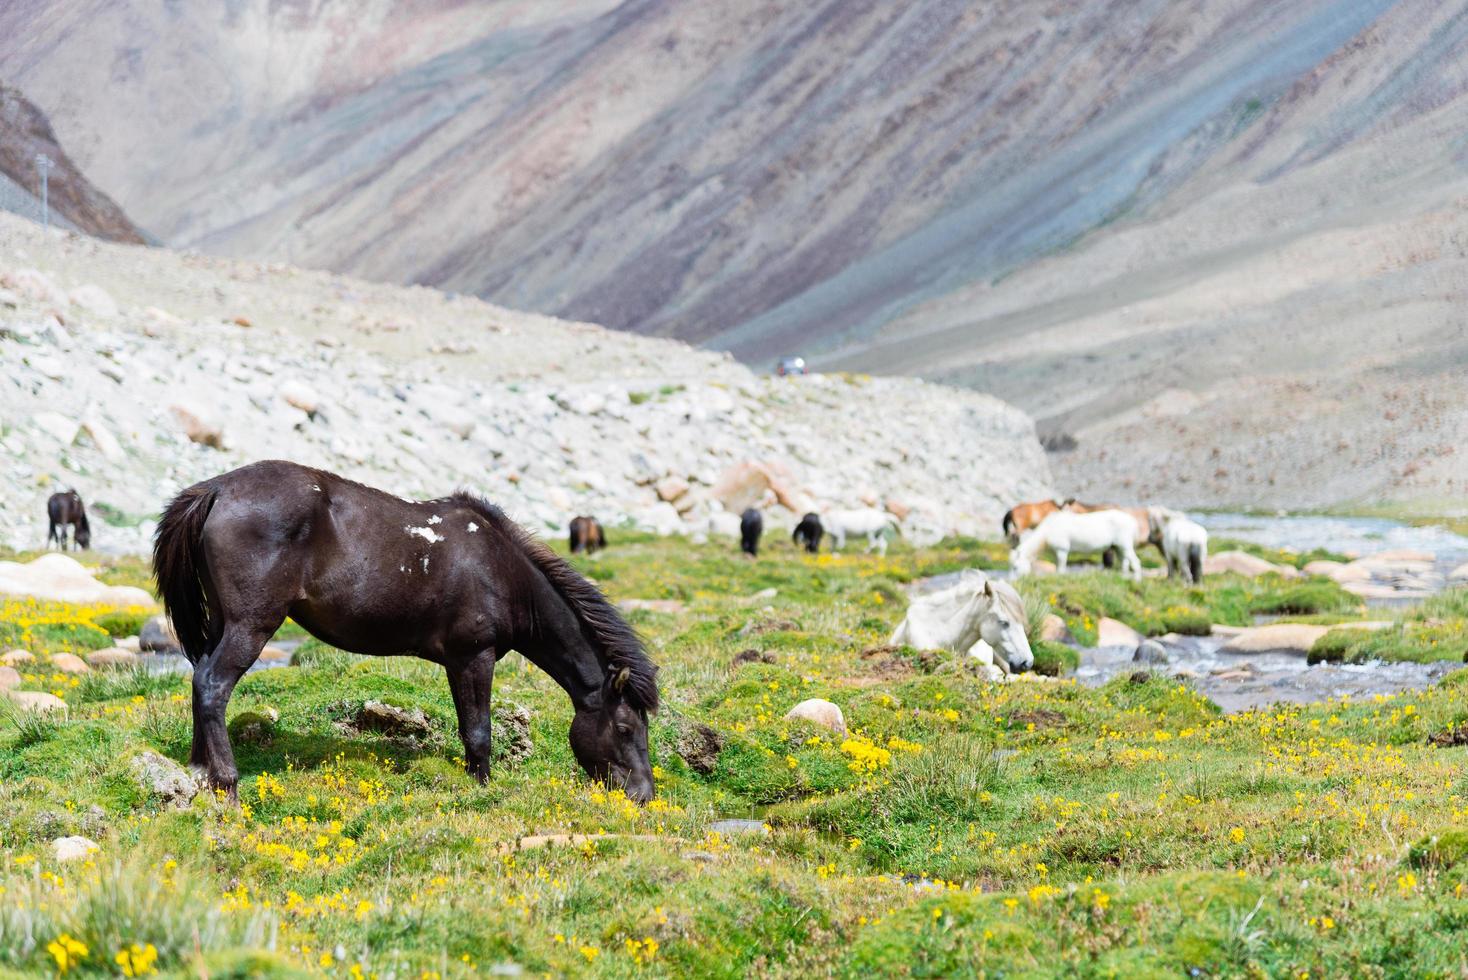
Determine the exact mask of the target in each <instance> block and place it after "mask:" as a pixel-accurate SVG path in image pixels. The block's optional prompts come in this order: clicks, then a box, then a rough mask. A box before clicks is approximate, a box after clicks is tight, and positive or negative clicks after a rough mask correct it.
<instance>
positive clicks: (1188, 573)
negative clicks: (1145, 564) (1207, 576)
mask: <svg viewBox="0 0 1468 980" xmlns="http://www.w3.org/2000/svg"><path fill="white" fill-rule="evenodd" d="M1147 519H1148V520H1149V521H1151V522H1152V535H1151V541H1152V543H1153V544H1155V545H1156V546H1157V547H1159V548H1161V549H1162V557H1163V558H1166V559H1167V577H1168V578H1173V577H1174V576H1177V575H1181V576H1182V578H1183V580H1184V581H1187V582H1191V583H1193V584H1194V585H1197V584H1198V583H1199V582H1201V581H1203V559H1204V558H1207V557H1208V530H1207V529H1206V528H1204V527H1203V525H1201V524H1199V523H1198V522H1197V521H1194V520H1190V519H1189V518H1188V515H1186V514H1183V513H1180V512H1178V511H1175V510H1168V509H1167V508H1166V507H1148V508H1147Z"/></svg>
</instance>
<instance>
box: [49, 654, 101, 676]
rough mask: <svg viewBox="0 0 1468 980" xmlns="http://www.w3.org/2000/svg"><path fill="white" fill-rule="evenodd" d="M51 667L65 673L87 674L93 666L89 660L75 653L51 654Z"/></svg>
mask: <svg viewBox="0 0 1468 980" xmlns="http://www.w3.org/2000/svg"><path fill="white" fill-rule="evenodd" d="M51 669H52V670H59V671H61V673H63V674H85V673H87V672H88V671H89V670H90V669H91V668H89V667H88V666H87V662H86V661H85V660H83V659H82V658H81V657H78V656H77V655H76V654H74V653H53V654H51Z"/></svg>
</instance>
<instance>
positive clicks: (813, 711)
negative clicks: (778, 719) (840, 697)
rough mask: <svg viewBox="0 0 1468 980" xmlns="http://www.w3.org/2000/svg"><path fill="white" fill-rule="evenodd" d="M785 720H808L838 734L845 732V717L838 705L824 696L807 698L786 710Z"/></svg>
mask: <svg viewBox="0 0 1468 980" xmlns="http://www.w3.org/2000/svg"><path fill="white" fill-rule="evenodd" d="M785 720H786V721H808V722H811V723H812V724H816V725H820V726H821V727H823V728H829V729H830V730H831V731H833V732H836V733H838V734H841V735H845V734H846V717H845V716H844V715H843V714H841V709H840V708H839V707H837V706H836V705H835V704H832V703H831V702H830V701H827V700H826V699H825V698H807V699H806V700H804V701H802V702H800V703H799V704H797V705H796V706H795V707H793V708H791V709H790V710H789V711H787V712H786V713H785Z"/></svg>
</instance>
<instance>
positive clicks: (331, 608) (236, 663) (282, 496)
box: [46, 460, 1208, 802]
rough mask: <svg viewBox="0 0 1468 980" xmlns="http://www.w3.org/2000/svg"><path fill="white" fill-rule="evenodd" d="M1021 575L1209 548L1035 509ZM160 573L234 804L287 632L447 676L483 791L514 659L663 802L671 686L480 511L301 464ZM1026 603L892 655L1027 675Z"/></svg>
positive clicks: (236, 494)
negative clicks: (252, 674)
mask: <svg viewBox="0 0 1468 980" xmlns="http://www.w3.org/2000/svg"><path fill="white" fill-rule="evenodd" d="M46 510H47V516H48V518H49V520H50V526H49V529H48V532H47V542H48V544H49V543H52V542H54V543H55V544H57V546H59V547H60V548H62V549H66V548H67V546H68V529H70V540H71V543H72V544H73V545H74V546H75V547H78V548H86V547H89V546H90V544H91V529H90V526H89V524H88V523H87V516H86V509H85V507H84V506H83V503H82V500H81V497H80V496H78V495H77V493H76V491H74V490H67V491H64V492H62V493H57V494H54V495H52V497H51V498H50V500H48V501H47V507H46ZM739 524H740V549H741V551H742V552H743V553H744V554H746V555H748V556H749V557H751V558H755V557H757V556H758V554H759V543H760V538H761V536H762V534H763V532H764V517H763V515H762V514H761V513H760V511H759V510H758V509H756V508H753V507H751V508H749V509H747V510H745V511H744V513H743V514H742V515H741V518H740V522H739ZM1002 527H1003V530H1004V533H1005V535H1006V537H1007V538H1008V539H1009V541H1010V544H1011V545H1012V547H1013V552H1012V554H1011V564H1012V566H1013V569H1014V571H1015V572H1016V573H1018V574H1021V575H1022V574H1025V573H1026V572H1028V571H1029V570H1030V569H1031V567H1032V566H1033V563H1034V561H1035V560H1036V558H1037V557H1038V555H1039V553H1040V552H1041V550H1043V549H1044V548H1047V547H1048V548H1050V549H1051V550H1052V551H1054V553H1055V556H1056V559H1057V563H1058V565H1059V569H1060V570H1061V571H1064V570H1065V566H1066V562H1067V559H1068V558H1069V556H1070V554H1071V553H1072V552H1076V551H1101V552H1103V553H1104V554H1106V555H1107V556H1108V560H1107V564H1108V565H1111V564H1113V563H1114V560H1113V556H1116V557H1119V559H1120V562H1121V568H1122V571H1123V572H1125V573H1129V574H1132V575H1138V574H1140V563H1139V562H1138V560H1137V554H1136V548H1137V546H1138V545H1141V544H1145V543H1151V544H1154V545H1156V546H1157V547H1158V548H1160V549H1161V550H1162V552H1163V554H1164V556H1165V557H1166V559H1167V566H1168V573H1169V575H1181V576H1183V577H1184V578H1187V579H1190V580H1191V581H1195V582H1196V581H1198V580H1200V579H1201V578H1202V562H1203V557H1204V555H1206V553H1207V547H1208V536H1207V532H1206V531H1204V530H1203V528H1202V527H1200V526H1199V525H1197V524H1196V523H1194V522H1193V521H1191V520H1189V519H1188V518H1187V517H1186V516H1184V515H1183V514H1180V513H1178V512H1177V511H1173V510H1168V509H1166V508H1163V507H1151V508H1146V509H1142V508H1121V507H1110V506H1087V505H1084V504H1079V503H1077V502H1076V501H1074V500H1065V501H1056V500H1048V501H1038V502H1034V503H1025V504H1020V505H1017V506H1016V507H1014V508H1013V509H1011V510H1010V511H1009V513H1007V514H1005V515H1004V521H1003V525H1002ZM900 532H901V528H900V525H899V523H898V521H897V518H896V517H894V516H893V515H892V514H890V513H887V512H886V511H882V510H877V509H875V508H871V507H868V508H861V509H854V510H832V511H828V512H826V513H824V514H818V513H815V512H811V513H807V514H805V515H804V516H803V517H802V518H801V519H800V521H799V523H797V524H796V526H795V529H794V532H793V534H792V535H791V540H792V541H794V542H795V543H796V544H797V545H798V546H800V547H802V548H804V549H805V550H806V551H807V552H809V553H812V554H814V553H816V552H817V551H818V550H819V548H820V544H821V540H822V539H823V538H824V537H826V536H827V535H829V536H830V538H831V546H832V549H833V550H840V549H841V548H843V547H844V546H845V543H846V539H847V538H848V537H857V536H864V537H866V539H867V551H868V552H871V551H879V552H883V553H885V551H886V548H887V539H888V537H889V536H890V535H892V534H898V533H900ZM606 544H607V539H606V533H605V531H604V530H603V528H602V526H601V524H600V522H599V521H597V520H596V519H595V518H594V517H589V516H585V515H581V516H578V517H576V518H575V519H574V520H572V521H571V524H570V550H571V551H572V552H573V553H577V554H581V553H586V554H590V553H594V552H596V551H598V550H600V549H602V548H605V547H606ZM153 570H154V574H155V576H156V578H157V581H158V589H159V593H160V595H161V596H162V598H163V605H164V608H165V610H166V612H167V614H168V616H169V617H170V618H171V620H172V622H173V626H174V630H175V632H176V633H177V634H178V638H179V643H180V644H181V645H182V647H183V650H184V653H185V655H186V656H187V657H188V660H189V662H190V663H191V664H193V667H194V671H193V676H192V680H191V683H192V687H193V698H192V712H193V740H192V748H191V750H190V762H191V764H192V765H193V766H194V767H195V768H196V769H198V770H200V771H201V772H202V773H203V774H204V776H205V778H206V779H207V780H208V782H209V783H210V784H211V785H212V786H214V787H216V788H218V789H221V790H223V791H225V792H226V793H227V794H228V795H229V796H230V797H231V798H234V797H235V796H236V787H237V785H238V782H239V772H238V769H237V768H236V766H235V760H234V752H233V749H232V747H231V745H230V738H229V732H228V729H227V728H226V726H225V709H226V706H227V705H228V703H229V699H230V695H231V694H232V693H233V691H234V688H235V685H236V684H237V683H238V682H239V680H240V678H241V677H243V676H244V674H245V672H246V671H247V670H249V668H250V667H251V666H252V665H253V664H254V663H255V661H256V659H257V658H258V657H259V656H260V653H261V650H262V649H263V648H264V646H265V644H266V642H267V641H268V640H269V639H270V638H271V637H272V636H274V635H275V633H276V631H277V630H279V629H280V627H281V624H282V623H284V622H285V620H286V619H287V617H289V618H290V619H291V620H293V621H294V622H296V623H297V624H299V625H300V626H301V627H302V628H303V629H305V630H306V631H307V632H308V633H310V634H311V635H313V636H315V637H317V638H319V639H320V640H322V641H324V642H326V643H329V644H331V645H333V646H336V647H339V648H341V649H343V650H347V651H350V652H352V653H358V654H370V655H375V656H416V657H419V658H421V659H424V660H428V661H431V662H433V663H436V664H439V665H440V666H442V667H443V669H444V672H445V674H446V675H447V678H448V682H449V689H450V691H451V692H452V694H453V699H454V707H455V710H456V712H457V714H458V726H459V736H460V739H461V741H462V742H463V745H464V759H465V764H466V767H467V768H468V770H469V772H470V773H472V774H473V775H474V776H475V777H476V778H478V779H479V780H481V781H483V780H484V779H486V778H487V777H488V774H489V760H490V713H489V707H490V693H491V689H492V687H493V684H494V670H495V664H496V663H497V662H498V661H499V660H500V658H502V657H503V656H504V655H505V654H506V653H508V652H509V651H511V650H515V651H517V652H519V653H520V654H521V655H522V656H524V657H525V658H526V659H528V660H529V661H531V662H532V663H534V664H535V665H536V666H538V667H539V668H540V669H541V670H543V671H545V673H546V674H548V675H549V676H550V677H551V678H552V679H554V680H555V682H556V683H557V684H558V685H560V687H561V688H562V689H563V690H564V691H565V692H566V696H567V698H568V699H569V700H570V702H571V705H572V708H573V716H572V721H571V725H570V730H569V739H570V743H571V748H572V751H573V753H574V755H575V757H576V760H577V761H578V762H579V763H580V765H581V767H582V768H583V769H584V770H585V771H586V772H587V774H588V775H590V776H591V777H592V778H594V779H599V780H602V781H604V782H606V783H607V784H608V785H611V786H614V787H617V788H619V789H622V790H623V791H624V792H625V793H626V794H627V796H628V798H630V799H632V800H636V801H638V802H646V801H648V800H651V799H652V798H653V795H654V792H655V787H654V784H653V775H652V765H651V763H650V761H649V757H648V751H647V736H648V715H649V714H650V713H652V712H654V711H656V710H657V707H658V685H657V666H656V665H655V664H654V663H653V662H652V661H651V659H649V657H648V655H647V651H646V648H645V646H644V644H643V641H642V639H641V637H639V636H638V634H637V632H636V631H635V630H633V629H632V628H631V627H630V626H628V624H627V623H626V621H625V620H624V619H623V618H622V616H621V614H620V613H619V612H618V611H617V609H616V608H615V607H614V606H612V604H611V603H610V602H608V601H607V599H606V598H605V596H603V595H602V593H601V592H600V591H599V590H598V589H597V588H596V586H595V585H593V584H592V583H591V582H589V581H588V580H587V579H586V578H584V577H583V576H581V575H580V574H578V573H577V572H576V571H575V569H573V568H572V567H571V565H570V564H569V563H567V562H566V561H565V560H564V559H563V558H561V557H559V556H558V555H556V554H555V553H554V552H552V551H551V550H550V549H549V548H547V547H546V546H545V545H544V544H542V543H540V542H539V541H538V540H536V539H535V538H534V537H533V536H531V535H530V534H529V533H528V532H526V531H525V530H524V529H523V528H521V527H520V526H519V525H517V524H516V523H515V522H513V521H512V520H510V519H509V518H508V517H506V516H505V514H504V513H503V512H502V511H501V510H499V508H497V507H495V506H494V505H492V504H490V503H488V502H487V501H485V500H483V499H481V498H479V497H476V496H473V495H471V494H468V493H463V492H460V493H456V494H453V495H451V496H448V497H440V498H438V499H436V500H424V501H412V500H405V499H403V498H401V497H396V496H393V495H392V494H389V493H385V492H383V491H381V490H376V489H373V488H371V487H367V486H363V485H362V484H360V483H354V482H352V481H351V480H347V479H344V478H343V477H340V476H337V475H335V474H333V473H328V472H325V471H323V470H318V469H312V468H310V467H306V466H301V465H298V464H296V463H291V462H285V461H280V460H268V461H264V462H259V463H253V464H250V465H248V466H243V467H240V468H239V469H236V470H232V471H230V472H228V473H225V474H222V475H220V476H217V477H214V478H213V479H210V480H205V481H203V482H202V483H197V484H195V485H194V486H191V487H189V488H187V489H185V490H183V491H182V492H180V493H179V494H178V495H177V496H176V497H175V498H174V499H173V500H172V501H171V502H170V503H169V504H168V506H167V508H166V509H165V510H164V513H163V516H162V519H161V520H160V521H159V524H158V528H157V532H156V535H155V540H154V547H153ZM1026 623H1027V616H1026V615H1025V608H1024V603H1023V602H1022V601H1021V599H1020V597H1019V594H1018V593H1017V592H1015V590H1014V589H1013V587H1012V586H1010V585H1009V584H1007V583H1005V582H1001V581H997V580H995V579H992V578H989V577H988V576H986V575H984V574H983V573H982V572H979V571H976V570H974V571H969V572H965V573H963V574H961V575H960V576H959V577H958V581H957V583H956V584H954V585H952V586H950V587H948V588H946V589H943V590H941V591H939V592H935V593H933V594H931V595H927V596H922V597H919V598H917V599H914V600H913V602H912V604H911V606H910V607H909V609H908V612H907V615H906V617H905V618H904V619H903V621H902V623H901V624H900V625H899V626H898V628H897V630H896V632H895V633H894V634H893V636H892V643H893V644H906V645H909V646H916V647H920V648H927V649H933V648H946V649H950V650H954V651H957V652H959V653H964V654H967V655H969V656H972V657H974V658H977V659H978V660H979V661H980V662H981V663H982V665H983V666H984V668H985V669H986V670H989V671H991V672H992V673H993V675H998V674H1003V673H1009V672H1014V671H1022V670H1027V669H1029V668H1030V667H1031V666H1032V665H1033V663H1034V656H1033V654H1032V653H1031V650H1030V646H1029V641H1028V638H1027V636H1026V629H1025V627H1026Z"/></svg>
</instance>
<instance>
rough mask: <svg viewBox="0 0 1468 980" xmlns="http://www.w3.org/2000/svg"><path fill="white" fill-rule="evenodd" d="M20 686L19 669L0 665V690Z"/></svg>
mask: <svg viewBox="0 0 1468 980" xmlns="http://www.w3.org/2000/svg"><path fill="white" fill-rule="evenodd" d="M12 687H20V671H18V670H16V669H15V668H14V667H0V691H8V690H10V689H11V688H12Z"/></svg>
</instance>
